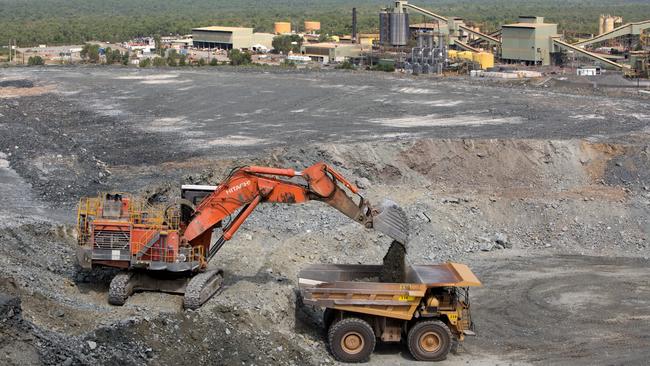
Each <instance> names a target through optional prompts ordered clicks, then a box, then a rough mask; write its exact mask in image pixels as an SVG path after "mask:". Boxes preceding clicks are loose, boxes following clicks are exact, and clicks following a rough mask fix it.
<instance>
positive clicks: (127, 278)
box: [108, 272, 133, 306]
mask: <svg viewBox="0 0 650 366" xmlns="http://www.w3.org/2000/svg"><path fill="white" fill-rule="evenodd" d="M132 277H133V273H132V272H120V273H118V274H117V275H116V276H115V277H113V279H112V280H111V285H110V287H109V288H108V303H109V304H111V305H120V306H121V305H124V303H125V302H126V300H127V299H128V298H129V296H131V294H133V284H132V283H131V278H132Z"/></svg>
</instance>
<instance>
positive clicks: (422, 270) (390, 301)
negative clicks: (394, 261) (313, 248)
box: [298, 263, 481, 320]
mask: <svg viewBox="0 0 650 366" xmlns="http://www.w3.org/2000/svg"><path fill="white" fill-rule="evenodd" d="M381 270H382V266H381V265H348V264H316V265H311V266H309V267H307V268H305V269H303V270H302V271H300V273H299V274H298V277H299V284H300V288H301V289H302V291H303V299H304V302H305V303H306V304H311V305H318V306H321V307H327V308H334V309H339V310H345V311H352V312H359V313H365V314H371V315H378V316H386V317H391V318H397V319H404V320H409V319H411V318H412V316H413V313H414V312H415V310H416V308H417V306H418V305H419V304H420V301H421V300H422V297H424V295H425V293H426V290H427V289H428V288H433V287H470V286H480V285H481V282H480V281H479V280H478V278H476V276H475V275H474V273H472V271H471V270H470V269H469V268H468V267H467V266H466V265H464V264H459V263H444V264H437V265H414V266H409V267H407V270H406V281H407V282H405V283H383V282H379V275H380V273H381Z"/></svg>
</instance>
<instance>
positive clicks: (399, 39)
mask: <svg viewBox="0 0 650 366" xmlns="http://www.w3.org/2000/svg"><path fill="white" fill-rule="evenodd" d="M408 40H409V17H408V14H406V13H390V44H391V45H393V46H406V44H407V43H408Z"/></svg>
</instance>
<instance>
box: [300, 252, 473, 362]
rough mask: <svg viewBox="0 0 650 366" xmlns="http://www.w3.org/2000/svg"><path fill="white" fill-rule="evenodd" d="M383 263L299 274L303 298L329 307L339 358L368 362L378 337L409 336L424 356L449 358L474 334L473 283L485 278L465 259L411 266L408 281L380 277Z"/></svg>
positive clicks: (328, 319)
mask: <svg viewBox="0 0 650 366" xmlns="http://www.w3.org/2000/svg"><path fill="white" fill-rule="evenodd" d="M382 268H383V266H381V265H338V264H332V265H323V264H319V265H312V266H309V267H307V268H305V269H304V270H302V271H301V272H300V273H299V283H300V288H301V292H302V296H303V301H304V303H305V304H308V305H316V306H320V307H322V308H325V312H324V316H323V323H324V326H325V327H326V328H327V330H328V332H327V334H328V337H327V339H328V343H329V347H330V351H331V352H332V355H333V356H334V358H336V359H337V360H338V361H342V362H364V361H367V360H368V359H369V358H370V354H371V353H372V352H373V350H374V348H375V344H376V341H377V339H379V340H381V341H383V342H400V341H401V340H403V339H405V340H406V343H407V345H408V349H409V351H410V352H411V355H413V357H414V358H415V359H416V360H419V361H440V360H444V359H445V358H446V357H447V354H448V353H449V351H450V349H451V347H452V344H453V343H454V342H460V341H463V339H464V338H465V336H467V335H474V332H473V324H472V318H471V315H470V302H469V287H473V286H480V285H481V282H480V281H479V280H478V279H477V278H476V276H475V275H474V273H472V271H471V270H470V269H469V268H468V267H467V266H466V265H464V264H458V263H445V264H438V265H413V266H408V267H407V269H406V273H405V277H404V278H405V279H406V281H405V282H404V283H384V282H378V281H379V278H380V274H381V272H382Z"/></svg>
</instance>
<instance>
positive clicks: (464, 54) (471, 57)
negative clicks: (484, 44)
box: [447, 50, 494, 70]
mask: <svg viewBox="0 0 650 366" xmlns="http://www.w3.org/2000/svg"><path fill="white" fill-rule="evenodd" d="M447 55H448V56H449V58H450V59H458V60H467V61H471V62H474V63H475V64H477V65H479V66H480V68H481V69H483V70H486V69H489V68H491V67H494V55H493V54H491V53H489V52H472V51H456V50H449V51H447Z"/></svg>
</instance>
